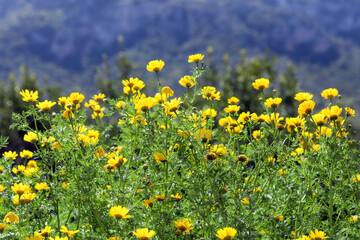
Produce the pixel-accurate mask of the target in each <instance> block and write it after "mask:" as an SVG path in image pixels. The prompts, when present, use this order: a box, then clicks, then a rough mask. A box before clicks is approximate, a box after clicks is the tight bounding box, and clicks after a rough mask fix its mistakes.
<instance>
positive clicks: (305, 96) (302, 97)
mask: <svg viewBox="0 0 360 240" xmlns="http://www.w3.org/2000/svg"><path fill="white" fill-rule="evenodd" d="M312 98H313V95H312V94H310V93H307V92H299V93H297V94H296V95H295V100H296V101H299V102H300V103H302V102H305V101H309V100H311V99H312Z"/></svg>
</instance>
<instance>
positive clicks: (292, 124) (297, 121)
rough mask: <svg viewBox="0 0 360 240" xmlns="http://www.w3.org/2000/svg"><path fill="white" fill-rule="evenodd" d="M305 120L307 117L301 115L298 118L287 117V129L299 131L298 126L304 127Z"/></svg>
mask: <svg viewBox="0 0 360 240" xmlns="http://www.w3.org/2000/svg"><path fill="white" fill-rule="evenodd" d="M305 122H306V120H305V118H303V117H300V116H297V117H296V118H286V125H287V130H288V131H289V132H292V130H294V131H295V132H297V131H298V128H302V127H303V126H305Z"/></svg>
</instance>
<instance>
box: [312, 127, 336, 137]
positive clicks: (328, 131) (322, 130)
mask: <svg viewBox="0 0 360 240" xmlns="http://www.w3.org/2000/svg"><path fill="white" fill-rule="evenodd" d="M330 134H332V129H331V128H328V127H318V129H317V130H316V132H315V135H316V137H317V138H319V137H320V136H321V135H325V136H326V137H328V136H329V135H330Z"/></svg>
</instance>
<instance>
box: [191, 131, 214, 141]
mask: <svg viewBox="0 0 360 240" xmlns="http://www.w3.org/2000/svg"><path fill="white" fill-rule="evenodd" d="M211 134H212V131H211V130H208V129H200V130H199V131H198V133H197V134H195V137H196V139H198V140H201V141H202V142H207V141H209V139H210V138H211Z"/></svg>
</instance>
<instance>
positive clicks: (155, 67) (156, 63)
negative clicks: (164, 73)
mask: <svg viewBox="0 0 360 240" xmlns="http://www.w3.org/2000/svg"><path fill="white" fill-rule="evenodd" d="M164 65H165V63H164V61H162V60H153V61H150V62H149V63H148V65H147V66H146V69H147V70H148V71H149V72H155V73H157V72H159V71H161V69H162V68H163V67H164Z"/></svg>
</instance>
